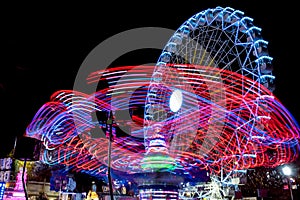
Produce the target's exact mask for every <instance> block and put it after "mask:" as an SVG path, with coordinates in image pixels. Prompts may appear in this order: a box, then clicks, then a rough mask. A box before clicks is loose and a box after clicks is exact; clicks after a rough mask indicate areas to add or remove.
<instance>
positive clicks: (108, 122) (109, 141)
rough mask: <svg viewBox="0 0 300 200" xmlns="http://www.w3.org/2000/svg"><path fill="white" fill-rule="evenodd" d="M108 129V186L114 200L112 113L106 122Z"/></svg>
mask: <svg viewBox="0 0 300 200" xmlns="http://www.w3.org/2000/svg"><path fill="white" fill-rule="evenodd" d="M106 125H107V128H109V133H108V155H107V156H108V186H109V194H110V199H111V200H113V199H114V197H113V187H112V178H111V142H112V140H113V136H112V128H113V113H112V111H110V113H109V117H108V120H107V122H106Z"/></svg>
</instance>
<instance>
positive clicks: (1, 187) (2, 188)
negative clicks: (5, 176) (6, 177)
mask: <svg viewBox="0 0 300 200" xmlns="http://www.w3.org/2000/svg"><path fill="white" fill-rule="evenodd" d="M4 191H5V182H0V200H3V197H4Z"/></svg>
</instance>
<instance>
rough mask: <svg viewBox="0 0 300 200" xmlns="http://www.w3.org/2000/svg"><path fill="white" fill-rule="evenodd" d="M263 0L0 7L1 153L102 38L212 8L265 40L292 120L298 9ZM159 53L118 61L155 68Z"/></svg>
mask: <svg viewBox="0 0 300 200" xmlns="http://www.w3.org/2000/svg"><path fill="white" fill-rule="evenodd" d="M128 2H129V1H128ZM260 2H264V5H260ZM269 2H270V3H269V4H268V3H266V1H256V0H251V1H250V0H248V1H241V0H240V1H238V0H236V1H226V0H220V1H212V0H206V1H199V0H195V1H191V0H185V1H179V2H177V1H140V2H139V3H138V4H126V3H125V2H123V1H121V2H117V1H116V2H114V1H109V2H106V3H105V5H104V4H103V5H101V4H89V3H75V2H72V3H70V4H68V5H62V4H58V3H57V4H51V3H49V4H46V3H45V4H40V5H29V4H24V5H21V4H20V5H19V4H14V5H11V6H8V7H3V9H4V10H5V11H6V12H5V14H4V16H3V17H2V22H4V23H1V32H2V36H1V45H0V48H1V50H2V63H1V68H0V111H1V112H0V113H1V121H0V125H1V126H0V133H1V136H2V139H1V141H0V153H1V156H5V155H6V154H7V153H8V152H9V151H10V150H11V149H12V148H13V144H14V138H15V136H21V135H23V134H24V132H25V129H26V127H27V125H28V124H29V123H30V122H31V120H32V118H33V116H34V114H35V113H36V112H37V110H38V109H39V108H40V107H41V106H42V105H43V104H44V103H46V102H47V101H48V100H49V98H50V95H51V94H52V93H54V92H55V91H57V90H61V89H72V88H73V83H74V80H75V77H76V74H77V70H78V69H79V67H80V66H81V64H82V62H83V60H84V59H85V57H86V56H87V55H88V53H89V52H90V51H91V50H92V49H93V48H94V47H96V46H97V45H98V44H100V43H101V42H102V41H103V40H105V39H107V38H109V37H110V36H113V35H114V34H117V33H120V32H122V31H126V30H129V29H133V28H138V27H163V28H169V29H173V30H176V29H177V28H178V27H179V26H180V25H181V24H182V23H183V22H184V21H185V20H187V19H188V18H189V17H191V16H192V15H194V14H196V13H197V12H200V11H202V10H206V9H208V8H214V7H216V6H222V7H227V6H229V7H232V8H234V9H238V10H241V11H243V12H244V13H245V16H248V17H251V18H253V19H254V21H253V24H254V25H256V26H258V27H260V28H262V36H263V39H265V40H266V41H268V42H269V45H268V50H269V54H270V56H271V57H273V65H274V73H273V74H274V75H275V76H276V79H275V80H276V82H275V85H276V89H275V91H274V94H275V96H276V97H278V98H279V99H280V100H281V102H282V103H283V105H285V106H286V108H287V109H288V110H289V111H290V112H291V113H292V115H293V116H294V117H295V118H296V120H297V121H300V104H299V102H300V96H299V95H298V94H297V93H298V91H299V88H298V87H299V85H300V84H299V78H298V73H299V70H298V68H299V66H298V65H299V63H298V58H299V55H296V54H298V52H299V49H298V47H299V46H298V43H299V41H298V38H299V33H298V32H297V31H296V29H298V28H297V24H299V21H298V14H299V11H298V10H297V8H298V7H297V6H296V1H292V0H285V1H284V3H278V2H279V1H269ZM271 6H272V7H271ZM3 33H4V35H3ZM146 39H147V38H145V40H146ZM159 53H160V52H152V53H147V55H144V56H143V55H141V52H140V53H139V55H136V56H132V55H131V57H130V58H129V57H128V58H127V59H123V60H122V62H119V63H120V64H123V65H130V64H139V62H140V63H146V62H147V63H149V62H153V63H155V62H156V61H157V59H158V56H159ZM134 57H135V58H136V60H134V59H133V58H134Z"/></svg>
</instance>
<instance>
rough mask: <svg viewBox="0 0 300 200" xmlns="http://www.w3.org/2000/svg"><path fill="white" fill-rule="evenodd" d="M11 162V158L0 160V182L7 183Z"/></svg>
mask: <svg viewBox="0 0 300 200" xmlns="http://www.w3.org/2000/svg"><path fill="white" fill-rule="evenodd" d="M12 162H13V160H12V159H11V158H1V159H0V182H5V183H6V182H9V180H10V172H11V164H12Z"/></svg>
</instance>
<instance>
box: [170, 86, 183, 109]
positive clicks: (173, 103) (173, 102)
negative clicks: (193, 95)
mask: <svg viewBox="0 0 300 200" xmlns="http://www.w3.org/2000/svg"><path fill="white" fill-rule="evenodd" d="M169 103H170V109H171V111H172V112H177V111H178V110H179V109H180V108H181V105H182V92H181V91H180V90H178V89H176V90H174V91H173V93H172V94H171V97H170V102H169Z"/></svg>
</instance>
